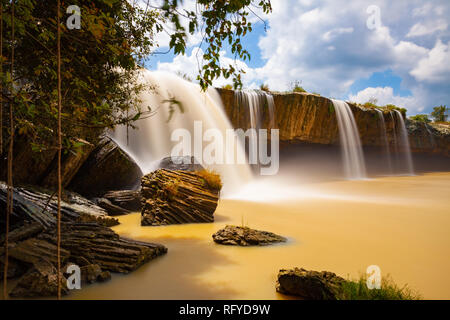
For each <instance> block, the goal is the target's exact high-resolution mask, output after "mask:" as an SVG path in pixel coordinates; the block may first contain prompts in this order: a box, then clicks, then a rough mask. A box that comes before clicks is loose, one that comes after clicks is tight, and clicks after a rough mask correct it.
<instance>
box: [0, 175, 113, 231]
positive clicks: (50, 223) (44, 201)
mask: <svg viewBox="0 0 450 320" xmlns="http://www.w3.org/2000/svg"><path fill="white" fill-rule="evenodd" d="M6 198H7V186H6V184H5V183H4V182H1V181H0V205H1V206H5V205H6ZM13 199H14V202H13V214H12V216H11V230H13V229H15V228H17V227H19V226H21V225H22V224H23V223H24V222H25V221H34V222H36V223H38V224H40V225H41V226H42V227H43V228H53V227H54V226H55V225H56V212H57V197H56V195H55V193H52V192H51V191H49V190H46V189H44V188H38V187H35V186H34V187H31V186H28V187H26V188H25V187H17V188H14V197H13ZM77 219H79V220H81V221H87V220H88V221H98V222H99V223H102V224H105V225H108V226H113V225H117V224H118V221H117V219H114V218H111V217H109V216H108V214H107V212H106V211H105V210H104V209H102V208H100V207H99V206H97V205H95V204H94V203H93V202H91V201H89V200H87V199H85V198H83V197H81V196H79V195H77V194H76V193H73V192H69V191H66V192H65V193H64V195H63V201H61V220H62V221H63V222H68V221H74V220H77ZM4 222H5V216H4V214H3V212H2V214H1V215H0V226H2V230H4V228H3V226H4Z"/></svg>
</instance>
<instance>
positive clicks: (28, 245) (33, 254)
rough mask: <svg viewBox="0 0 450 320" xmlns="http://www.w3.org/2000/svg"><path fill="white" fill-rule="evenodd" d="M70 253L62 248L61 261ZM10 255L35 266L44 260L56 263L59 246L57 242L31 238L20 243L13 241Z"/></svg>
mask: <svg viewBox="0 0 450 320" xmlns="http://www.w3.org/2000/svg"><path fill="white" fill-rule="evenodd" d="M69 255H70V252H69V251H67V250H65V249H64V248H61V262H64V261H65V260H66V259H67V258H68V257H69ZM9 256H10V257H13V258H14V259H16V260H18V261H22V262H25V263H29V264H32V265H34V266H36V265H39V264H40V263H42V261H44V262H46V263H51V264H54V265H56V263H57V248H56V245H55V244H53V243H50V242H48V241H46V240H43V239H38V238H30V239H27V240H25V241H22V242H19V243H11V244H10V245H9Z"/></svg>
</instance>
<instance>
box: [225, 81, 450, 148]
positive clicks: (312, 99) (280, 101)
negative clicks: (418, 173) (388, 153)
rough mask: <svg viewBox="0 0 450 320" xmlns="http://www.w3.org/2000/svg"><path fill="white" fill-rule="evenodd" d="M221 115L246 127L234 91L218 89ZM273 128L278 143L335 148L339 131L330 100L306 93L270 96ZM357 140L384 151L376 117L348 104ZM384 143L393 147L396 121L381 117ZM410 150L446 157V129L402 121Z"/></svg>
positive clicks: (265, 118) (266, 117)
mask: <svg viewBox="0 0 450 320" xmlns="http://www.w3.org/2000/svg"><path fill="white" fill-rule="evenodd" d="M218 92H219V94H220V96H221V97H222V102H223V105H224V108H225V112H226V114H227V115H228V117H229V119H230V121H231V123H232V125H233V127H235V128H242V129H248V128H249V127H250V120H249V111H248V110H247V109H246V108H245V107H244V106H241V105H238V104H237V103H236V100H235V96H234V91H233V90H226V89H218ZM273 98H274V103H275V108H274V111H275V112H274V113H275V119H274V120H275V126H276V128H278V129H279V130H280V142H281V143H285V144H286V143H287V144H295V143H315V144H328V145H332V144H338V143H339V129H338V125H337V120H336V113H335V111H334V107H333V103H332V102H331V100H330V99H328V98H325V97H322V96H318V95H314V94H309V93H287V94H282V93H274V94H273ZM349 105H350V107H351V109H352V111H353V115H354V117H355V121H356V124H357V126H358V130H359V133H360V137H361V142H362V144H363V145H364V146H366V147H384V146H385V138H384V135H383V134H382V132H383V130H382V125H381V121H380V115H379V113H378V112H377V111H376V110H375V109H366V108H362V107H359V106H357V105H354V104H349ZM260 110H261V114H262V127H263V128H268V126H269V123H270V114H269V110H268V106H267V104H266V105H262V106H261V109H260ZM383 116H384V120H385V126H386V135H387V140H388V143H389V145H390V147H391V148H395V145H396V139H397V137H396V134H395V132H396V128H399V126H400V124H399V123H398V119H397V117H393V116H392V115H391V114H390V113H389V112H387V111H385V112H384V114H383ZM406 123H407V129H408V135H409V141H410V144H411V149H412V151H414V152H423V153H434V154H441V155H445V156H450V129H449V128H448V127H447V128H445V127H444V126H443V125H440V126H439V125H434V124H433V125H425V124H424V123H418V122H413V121H409V120H407V121H406Z"/></svg>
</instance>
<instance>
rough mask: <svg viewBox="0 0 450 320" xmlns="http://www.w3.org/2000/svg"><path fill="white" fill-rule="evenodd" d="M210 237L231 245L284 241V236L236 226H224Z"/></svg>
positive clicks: (255, 244)
mask: <svg viewBox="0 0 450 320" xmlns="http://www.w3.org/2000/svg"><path fill="white" fill-rule="evenodd" d="M212 237H213V240H214V242H216V243H219V244H224V245H233V246H264V245H269V244H273V243H279V242H286V238H284V237H282V236H279V235H277V234H275V233H272V232H267V231H259V230H254V229H250V228H247V227H238V226H226V227H225V228H224V229H221V230H219V231H217V232H216V233H215V234H213V236H212Z"/></svg>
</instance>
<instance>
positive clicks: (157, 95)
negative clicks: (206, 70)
mask: <svg viewBox="0 0 450 320" xmlns="http://www.w3.org/2000/svg"><path fill="white" fill-rule="evenodd" d="M140 80H141V81H143V82H144V83H146V84H149V85H151V86H152V87H153V88H154V89H153V90H147V91H145V92H142V93H141V94H140V99H141V101H142V109H143V110H146V109H147V107H151V108H152V110H153V111H155V115H154V116H152V117H149V118H146V119H142V120H138V121H137V122H136V124H135V125H136V127H137V129H131V128H130V129H127V127H126V126H118V127H116V128H115V130H114V131H113V132H112V133H111V136H112V138H113V139H114V140H115V141H116V142H117V143H118V144H119V145H120V147H121V148H123V149H124V150H125V151H126V152H128V153H129V154H130V156H131V157H133V158H134V160H135V161H136V162H137V164H138V165H139V166H140V168H141V170H142V171H143V172H144V173H148V172H151V171H153V170H154V169H155V166H156V165H157V164H158V162H159V161H160V160H161V159H163V158H164V157H169V156H171V151H172V149H173V147H174V146H175V145H177V144H178V143H179V141H171V135H172V133H173V132H174V130H176V129H186V130H188V131H189V132H190V134H191V137H192V140H191V146H192V149H193V150H195V149H197V148H196V147H199V145H198V141H199V140H198V139H200V142H201V144H202V145H203V138H204V137H203V132H206V131H207V130H208V129H219V130H220V132H221V133H222V136H223V137H224V138H225V137H227V134H226V132H227V131H229V130H233V128H232V126H231V123H230V121H229V120H228V118H227V116H226V114H225V112H224V109H223V106H222V100H221V98H220V96H219V94H218V93H217V91H216V90H215V89H213V88H209V89H208V90H207V92H202V91H201V89H200V86H198V85H197V84H194V83H191V82H188V81H186V80H184V79H181V78H180V77H177V76H175V75H173V74H170V73H165V72H153V71H149V70H145V71H143V72H142V74H141V77H140ZM175 100H176V101H178V102H180V103H181V106H182V108H183V109H184V112H183V113H182V112H180V111H179V110H178V109H177V106H176V105H175V106H174V105H173V101H175ZM171 101H172V103H171ZM171 105H172V107H173V108H175V112H174V113H173V115H172V118H171V119H170V120H169V118H170V110H169V109H170V108H169V107H170V106H171ZM195 121H200V122H201V124H202V129H203V130H202V131H203V132H194V127H195V126H194V122H195ZM127 130H128V133H127ZM229 132H230V131H229ZM198 135H200V137H198ZM127 136H128V143H127ZM206 144H207V143H205V145H206ZM202 145H200V148H198V149H202V148H201V147H202ZM205 149H206V148H205ZM200 152H202V151H201V150H200ZM234 152H235V155H236V157H239V154H244V153H245V151H244V149H243V146H241V145H240V144H239V143H237V145H236V149H235V150H234ZM194 153H195V151H193V152H192V153H191V155H193V156H196V154H194ZM200 155H201V153H200ZM243 156H244V157H245V154H244V155H243ZM196 158H197V156H196ZM197 160H198V161H199V162H200V163H201V164H203V161H202V159H197ZM224 162H225V161H224ZM205 166H206V167H211V168H212V169H214V170H216V171H218V172H219V173H220V174H221V176H222V179H223V182H224V189H223V192H224V193H227V191H230V190H235V189H236V188H239V187H240V186H241V185H243V184H245V183H246V182H248V181H249V180H250V179H251V175H252V174H251V171H250V168H249V166H248V164H219V165H217V164H214V165H209V166H208V165H205Z"/></svg>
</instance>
